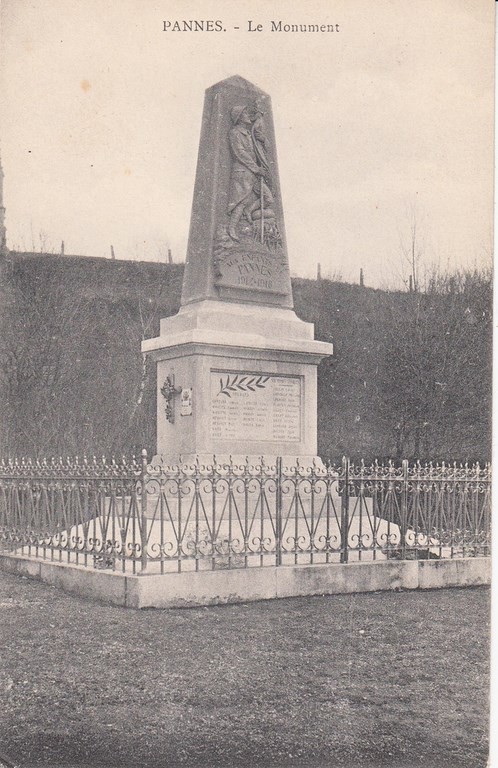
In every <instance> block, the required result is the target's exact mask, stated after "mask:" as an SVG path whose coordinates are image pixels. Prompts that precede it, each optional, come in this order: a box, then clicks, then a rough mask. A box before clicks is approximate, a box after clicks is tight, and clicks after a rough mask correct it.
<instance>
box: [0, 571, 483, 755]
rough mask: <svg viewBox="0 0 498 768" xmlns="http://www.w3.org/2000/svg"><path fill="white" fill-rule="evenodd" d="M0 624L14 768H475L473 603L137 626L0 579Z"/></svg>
mask: <svg viewBox="0 0 498 768" xmlns="http://www.w3.org/2000/svg"><path fill="white" fill-rule="evenodd" d="M0 611H1V615H0V621H1V625H0V626H1V630H0V639H1V643H2V652H1V661H0V685H1V687H2V710H1V725H0V745H1V746H0V753H3V754H4V755H5V756H9V757H10V758H11V759H12V760H13V761H16V762H17V764H19V765H21V766H23V767H24V766H28V765H29V766H31V765H45V766H50V767H51V768H54V767H55V766H59V765H60V766H76V765H80V766H85V768H86V767H87V766H92V768H97V766H98V767H99V768H100V767H102V768H111V767H112V768H114V766H129V767H130V768H131V766H133V767H134V768H135V766H136V767H137V768H138V767H139V766H146V767H147V768H149V767H151V768H152V766H154V767H155V768H163V767H166V766H168V767H169V766H171V767H173V768H175V767H176V766H188V767H189V768H197V767H199V768H200V767H201V766H202V768H211V766H226V767H227V768H259V767H261V768H263V767H264V768H269V767H270V766H279V767H282V768H283V767H284V766H285V768H287V766H302V767H303V768H304V766H306V768H317V767H318V766H320V767H325V766H331V767H333V768H346V766H347V768H353V766H355V768H357V767H360V768H373V767H374V766H380V765H382V766H393V767H394V766H396V767H401V766H402V767H403V768H415V766H424V768H425V767H426V766H431V768H450V767H451V768H459V767H460V766H461V768H473V767H474V766H485V764H486V757H487V728H488V723H487V709H488V644H489V590H488V589H487V588H484V587H480V588H475V589H449V590H440V591H430V592H392V593H387V592H383V593H380V592H379V593H371V594H363V595H341V596H332V597H314V598H293V599H288V600H275V601H269V602H262V603H248V604H244V605H230V606H218V607H211V608H193V609H189V610H179V609H175V610H147V611H140V612H139V611H132V610H127V609H125V608H118V607H109V606H104V605H100V604H98V603H92V602H90V601H86V600H84V599H83V598H78V597H73V596H69V595H67V594H65V593H63V592H61V591H58V590H56V589H54V588H52V587H49V586H47V585H45V584H42V583H39V582H35V581H30V580H27V579H22V578H19V577H15V576H10V575H7V574H2V573H0Z"/></svg>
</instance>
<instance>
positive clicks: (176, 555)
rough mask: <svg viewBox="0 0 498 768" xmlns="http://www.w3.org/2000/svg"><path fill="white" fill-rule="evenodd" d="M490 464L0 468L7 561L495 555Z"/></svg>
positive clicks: (150, 562)
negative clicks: (16, 557) (26, 558)
mask: <svg viewBox="0 0 498 768" xmlns="http://www.w3.org/2000/svg"><path fill="white" fill-rule="evenodd" d="M490 483H491V467H490V465H486V466H484V467H481V466H479V464H475V465H473V466H467V465H456V464H451V465H449V464H444V463H442V464H424V465H421V464H414V465H409V463H408V462H407V461H403V462H402V463H401V465H400V466H395V465H394V463H393V462H388V463H386V464H379V463H374V464H372V465H369V466H367V465H365V464H364V463H361V464H359V465H354V464H352V463H351V462H350V461H349V459H346V458H345V459H344V460H343V461H342V464H341V465H340V466H325V465H323V464H322V463H321V462H317V463H315V464H314V465H313V466H310V467H305V466H302V465H300V464H299V463H296V464H295V465H294V466H292V467H287V466H285V465H284V464H283V461H282V459H277V460H276V462H275V464H272V465H269V464H265V462H264V460H263V459H261V461H260V462H259V463H258V464H250V463H249V462H248V461H247V462H246V463H244V464H235V463H233V462H229V463H225V464H221V463H218V462H217V461H216V459H213V463H212V464H211V465H202V464H200V462H199V461H197V462H196V463H194V464H192V465H187V464H183V463H181V462H179V464H178V465H177V466H172V467H167V466H164V465H162V464H161V465H158V466H154V465H152V464H148V462H147V456H146V454H145V452H144V454H143V455H142V457H141V459H140V460H136V459H132V460H130V461H126V460H125V459H123V460H121V461H119V462H116V461H111V462H107V461H105V459H102V460H100V461H98V460H96V459H93V460H91V461H89V460H86V459H83V460H78V459H77V458H76V459H73V460H70V459H67V460H65V461H63V460H62V459H60V460H52V461H50V462H47V461H35V462H33V461H25V460H22V461H8V462H1V463H0V546H1V548H2V550H3V551H4V552H8V553H11V554H19V555H27V556H29V557H33V558H41V559H44V560H51V561H55V562H65V563H72V564H75V565H82V566H87V567H94V568H106V569H110V570H114V571H121V572H123V573H130V572H131V573H141V574H144V575H145V574H147V573H169V572H181V571H185V570H196V571H199V570H218V569H225V568H226V569H233V568H251V567H262V566H267V565H277V566H280V565H287V564H300V563H346V562H351V561H365V560H387V559H393V558H395V559H403V560H404V559H432V558H439V559H446V558H463V557H476V556H487V555H489V554H490V506H491V499H490Z"/></svg>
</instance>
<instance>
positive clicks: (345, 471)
mask: <svg viewBox="0 0 498 768" xmlns="http://www.w3.org/2000/svg"><path fill="white" fill-rule="evenodd" d="M342 476H343V483H344V484H343V487H342V495H341V563H347V562H348V554H349V552H348V531H349V459H348V458H347V457H346V456H343V457H342Z"/></svg>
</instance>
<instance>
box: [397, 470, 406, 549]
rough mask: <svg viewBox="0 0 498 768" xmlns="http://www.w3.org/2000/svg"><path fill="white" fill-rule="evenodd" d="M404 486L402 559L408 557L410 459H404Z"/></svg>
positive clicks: (400, 529)
mask: <svg viewBox="0 0 498 768" xmlns="http://www.w3.org/2000/svg"><path fill="white" fill-rule="evenodd" d="M402 466H403V486H402V488H401V524H400V527H399V537H400V544H401V559H402V560H404V559H405V557H406V531H407V528H408V460H407V459H403V463H402Z"/></svg>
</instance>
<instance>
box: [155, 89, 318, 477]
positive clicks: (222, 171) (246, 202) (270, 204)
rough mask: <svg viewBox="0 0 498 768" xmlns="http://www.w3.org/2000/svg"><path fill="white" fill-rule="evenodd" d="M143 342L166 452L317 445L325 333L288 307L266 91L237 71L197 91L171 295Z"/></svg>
mask: <svg viewBox="0 0 498 768" xmlns="http://www.w3.org/2000/svg"><path fill="white" fill-rule="evenodd" d="M142 351H143V352H145V353H148V354H150V355H152V356H153V358H154V359H155V360H156V361H157V364H158V367H157V373H158V395H157V397H158V401H157V453H158V455H160V456H161V457H162V460H163V461H164V462H165V463H168V464H171V463H173V464H174V463H176V462H178V457H179V456H180V455H181V456H182V457H183V459H184V460H187V461H190V460H192V458H194V457H195V456H199V457H200V459H201V461H204V462H211V461H212V458H213V455H216V457H217V459H222V460H223V459H225V458H226V457H228V456H229V455H231V456H232V457H236V458H245V457H246V456H249V457H252V458H256V457H260V456H265V457H267V459H268V461H272V460H273V459H274V458H275V456H285V457H287V458H288V459H289V460H290V461H294V462H295V460H296V459H297V458H299V459H300V460H301V461H303V462H310V461H312V460H313V458H315V457H316V454H317V394H316V371H317V366H318V363H319V362H320V360H321V359H322V358H323V357H324V356H327V355H330V354H332V345H331V344H327V343H324V342H319V341H315V340H314V333H313V325H312V324H311V323H305V322H303V321H302V320H300V319H299V318H298V317H297V316H296V314H295V312H294V310H293V301H292V288H291V281H290V273H289V262H288V256H287V245H286V239H285V228H284V218H283V211H282V198H281V193H280V181H279V175H278V165H277V155H276V148H275V134H274V129H273V116H272V109H271V101H270V97H269V96H268V95H267V94H266V93H264V92H263V91H261V90H260V89H259V88H257V87H256V86H254V85H252V83H249V82H248V81H247V80H244V79H243V78H241V77H231V78H228V79H227V80H223V81H222V82H220V83H217V84H216V85H213V86H212V87H211V88H209V89H208V90H207V91H206V97H205V102H204V114H203V118H202V129H201V139H200V145H199V155H198V161H197V174H196V181H195V188H194V199H193V204H192V216H191V223H190V233H189V241H188V249H187V259H186V264H185V274H184V280H183V291H182V300H181V307H180V311H179V312H178V314H177V315H175V316H173V317H168V318H165V319H163V320H161V326H160V335H159V337H157V338H155V339H149V340H147V341H145V342H143V344H142Z"/></svg>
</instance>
